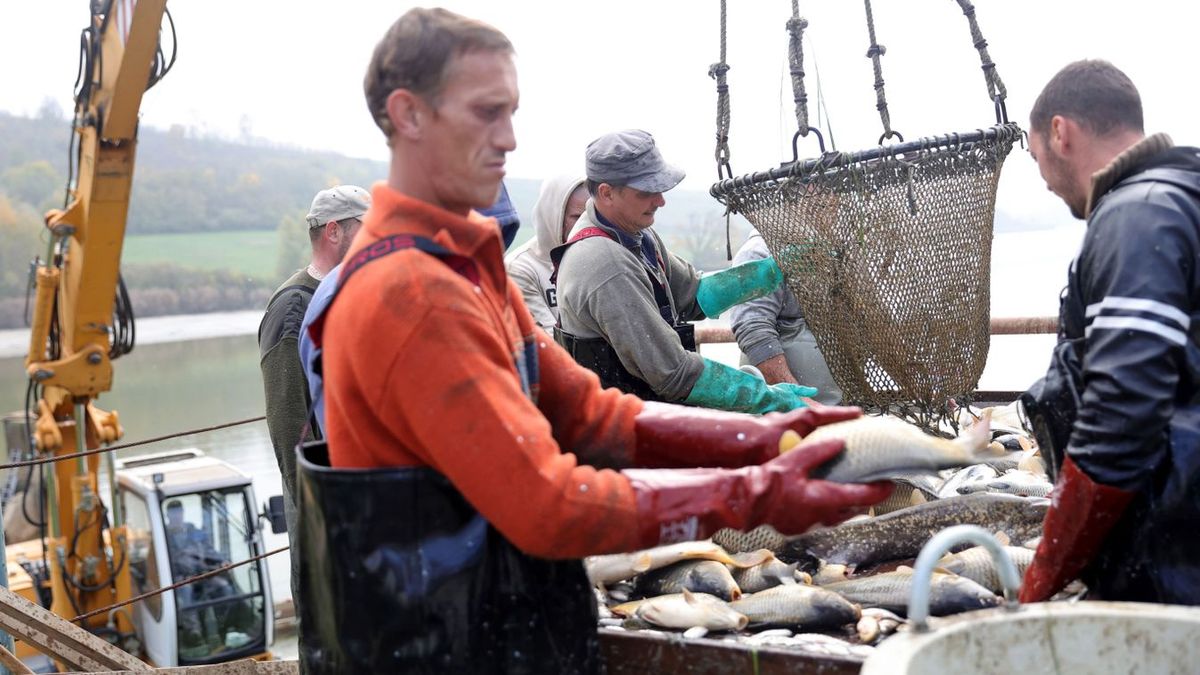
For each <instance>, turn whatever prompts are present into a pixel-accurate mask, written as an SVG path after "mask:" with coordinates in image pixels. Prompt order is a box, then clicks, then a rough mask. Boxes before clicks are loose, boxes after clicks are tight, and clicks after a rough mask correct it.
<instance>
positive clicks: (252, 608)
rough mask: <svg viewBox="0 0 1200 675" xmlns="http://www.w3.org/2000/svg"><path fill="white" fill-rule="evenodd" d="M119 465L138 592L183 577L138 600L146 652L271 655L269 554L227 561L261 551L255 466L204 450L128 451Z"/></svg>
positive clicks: (165, 659)
mask: <svg viewBox="0 0 1200 675" xmlns="http://www.w3.org/2000/svg"><path fill="white" fill-rule="evenodd" d="M116 475H117V484H118V486H119V496H118V499H120V500H121V511H122V512H123V513H124V515H125V522H126V524H127V525H128V527H129V534H130V546H129V566H130V573H131V575H132V577H133V583H134V589H133V591H134V593H135V594H140V593H146V592H149V591H152V590H157V589H161V588H164V587H167V586H170V585H172V584H180V582H185V581H186V582H187V583H184V584H182V585H180V586H178V587H177V588H175V589H174V590H173V591H171V592H168V593H163V594H161V595H155V596H153V597H150V598H148V599H146V600H143V601H142V602H139V603H136V604H134V605H133V617H132V618H133V621H134V623H135V624H136V625H137V627H138V633H139V635H141V636H142V639H143V641H144V645H143V646H144V649H145V652H146V656H147V657H148V658H149V659H150V660H151V661H152V662H153V663H155V664H157V665H159V666H187V665H199V664H207V663H216V662H221V661H229V660H232V659H237V658H244V657H256V656H262V655H265V654H266V653H267V647H268V646H269V645H270V644H271V642H272V639H273V631H274V625H273V619H274V612H273V605H272V603H271V592H270V578H269V575H268V571H267V566H266V563H265V561H264V560H259V561H255V562H251V563H247V564H245V565H241V566H238V567H234V568H231V569H222V568H223V567H225V566H227V565H229V564H230V563H237V562H241V561H243V560H248V559H250V558H252V557H254V556H255V555H259V554H261V553H263V552H264V548H263V541H262V535H261V532H260V530H259V517H258V514H257V511H256V510H255V508H254V505H255V504H256V503H257V502H256V501H255V498H254V488H253V486H252V484H251V479H250V476H249V475H247V474H245V473H243V472H241V471H239V470H238V469H236V468H234V467H233V466H231V465H229V464H227V463H225V462H222V461H221V460H219V459H216V458H213V457H208V456H205V455H204V454H203V453H202V452H200V451H199V450H183V451H177V452H171V453H164V454H160V455H150V456H143V457H138V458H135V459H128V460H123V461H120V462H118V465H117V472H116ZM189 580H190V581H189Z"/></svg>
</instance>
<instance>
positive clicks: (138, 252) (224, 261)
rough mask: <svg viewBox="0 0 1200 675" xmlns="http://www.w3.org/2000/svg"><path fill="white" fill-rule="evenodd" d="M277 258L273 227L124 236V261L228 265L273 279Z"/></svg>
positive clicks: (205, 266) (204, 266)
mask: <svg viewBox="0 0 1200 675" xmlns="http://www.w3.org/2000/svg"><path fill="white" fill-rule="evenodd" d="M278 259H279V237H278V235H277V234H276V232H275V231H274V230H255V231H244V232H192V233H187V234H136V235H130V236H128V237H126V238H125V248H124V250H123V251H122V253H121V261H122V262H124V263H155V262H171V263H176V264H178V265H180V266H183V267H191V268H194V269H206V270H212V269H228V270H234V271H236V272H240V273H242V274H246V275H249V276H253V277H258V278H261V279H267V280H270V279H273V278H274V277H275V276H276V274H275V265H276V261H277V260H278Z"/></svg>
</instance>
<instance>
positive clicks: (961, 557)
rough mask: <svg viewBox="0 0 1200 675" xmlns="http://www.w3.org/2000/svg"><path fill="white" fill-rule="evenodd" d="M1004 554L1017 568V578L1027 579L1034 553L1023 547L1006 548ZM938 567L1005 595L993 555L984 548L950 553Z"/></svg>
mask: <svg viewBox="0 0 1200 675" xmlns="http://www.w3.org/2000/svg"><path fill="white" fill-rule="evenodd" d="M1004 552H1005V553H1007V554H1008V557H1009V559H1010V560H1012V561H1013V564H1014V565H1016V567H1017V578H1018V579H1022V578H1024V577H1025V570H1027V569H1029V566H1030V565H1031V564H1033V551H1032V550H1030V549H1027V548H1025V547H1023V546H1005V547H1004ZM938 566H939V567H941V568H942V569H944V570H946V571H947V572H953V573H955V574H957V575H958V576H960V577H965V578H967V579H970V580H971V581H974V582H975V583H977V584H979V585H980V586H983V587H984V588H986V589H988V590H989V591H991V592H993V593H1003V592H1004V585H1003V584H1001V583H1000V571H999V570H998V569H996V564H995V561H993V560H992V554H991V553H989V552H988V550H987V549H986V548H984V547H982V546H975V547H972V548H969V549H967V550H965V551H959V552H958V553H950V554H947V555H946V556H945V557H943V558H942V559H941V560H939V561H938Z"/></svg>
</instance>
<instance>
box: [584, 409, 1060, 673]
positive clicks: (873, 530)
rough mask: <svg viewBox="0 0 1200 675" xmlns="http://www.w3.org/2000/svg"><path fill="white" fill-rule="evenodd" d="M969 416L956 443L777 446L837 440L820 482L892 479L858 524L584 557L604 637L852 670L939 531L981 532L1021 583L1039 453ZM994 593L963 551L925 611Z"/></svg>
mask: <svg viewBox="0 0 1200 675" xmlns="http://www.w3.org/2000/svg"><path fill="white" fill-rule="evenodd" d="M970 413H971V417H972V418H977V419H978V422H976V423H975V424H974V425H972V426H970V427H969V428H966V431H965V432H964V433H963V434H962V435H961V436H959V437H958V438H956V439H953V440H947V439H942V438H937V437H934V436H929V435H926V434H924V433H923V432H921V431H919V430H917V429H916V428H915V427H912V426H910V425H908V424H907V423H905V422H903V421H900V420H898V419H896V418H888V417H867V418H862V419H860V420H853V421H850V422H844V423H840V424H835V425H829V426H826V427H821V428H820V429H818V430H817V431H816V432H814V433H813V434H810V435H809V437H807V438H805V439H803V440H801V441H800V442H798V443H797V442H796V441H795V439H794V438H792V439H785V440H783V441H781V448H782V449H785V451H795V450H797V449H799V450H802V449H803V447H804V446H805V444H806V443H809V442H813V441H814V440H820V439H821V438H840V439H842V440H844V441H845V443H846V450H845V451H844V452H843V453H841V454H840V455H839V456H838V457H835V458H834V459H833V460H831V461H830V462H829V463H828V464H826V465H825V466H823V467H820V469H819V470H818V472H817V474H818V475H819V476H820V477H822V478H823V479H825V480H834V481H839V482H869V481H877V480H890V481H893V482H894V483H895V484H896V493H895V494H894V495H893V497H892V499H890V500H888V501H887V502H884V503H883V504H880V505H878V506H876V508H875V509H873V510H872V512H871V513H870V514H868V515H864V516H860V517H858V518H855V519H852V520H850V521H847V522H846V523H843V524H841V525H838V526H835V527H826V528H820V529H816V530H811V531H809V532H807V533H805V534H802V535H799V536H794V537H786V536H784V535H782V534H780V533H779V532H777V531H775V530H774V529H772V528H770V527H769V526H764V527H760V528H757V529H755V530H753V531H751V532H737V531H733V530H722V531H721V532H718V533H717V534H716V535H715V536H714V537H713V538H712V540H711V541H699V542H687V543H682V544H676V545H673V546H664V547H659V548H655V549H650V550H647V551H640V552H637V553H630V554H620V555H612V556H596V557H593V558H588V559H587V560H586V561H585V566H586V568H587V571H588V575H589V577H590V579H591V581H592V583H593V584H595V586H596V596H597V600H598V603H599V611H600V623H601V626H602V627H605V629H607V630H668V631H680V632H682V633H683V636H684V637H685V638H692V639H721V640H733V641H737V642H741V643H745V644H748V645H755V646H763V645H769V646H774V647H788V648H793V649H797V650H801V651H804V652H806V653H809V654H818V655H837V656H850V657H859V658H861V657H865V656H868V655H869V654H870V652H871V651H872V650H873V649H874V647H873V645H875V644H878V642H879V641H880V640H882V639H884V638H886V637H887V636H888V635H890V634H892V633H894V632H895V631H896V630H897V629H899V628H900V627H902V626H903V625H904V623H905V614H906V612H907V610H908V601H909V598H910V596H911V594H912V584H913V570H912V569H911V567H909V566H908V565H911V564H912V561H913V560H914V559H915V558H916V556H917V555H918V554H919V553H920V550H921V547H922V546H924V545H925V543H926V542H928V541H929V539H930V538H931V537H932V536H933V535H935V534H937V533H938V532H940V531H941V530H943V529H945V528H947V527H951V526H953V525H960V524H973V525H979V526H981V527H983V528H985V529H987V530H988V531H989V532H992V533H994V534H995V536H996V538H997V539H998V541H999V542H1000V543H1001V544H1003V545H1004V546H1005V550H1006V552H1007V553H1008V555H1009V557H1010V559H1012V561H1013V562H1014V563H1015V564H1016V566H1017V569H1018V572H1019V573H1021V574H1024V572H1025V569H1026V568H1028V566H1029V564H1030V562H1032V559H1033V548H1034V547H1035V546H1036V543H1037V540H1038V538H1039V537H1040V536H1041V529H1042V521H1043V519H1044V517H1045V514H1046V510H1047V509H1048V507H1049V500H1048V499H1046V495H1048V494H1049V492H1050V488H1051V487H1052V486H1051V484H1050V481H1049V479H1048V478H1047V476H1046V473H1045V468H1044V465H1043V464H1042V461H1041V458H1040V457H1039V456H1038V454H1037V448H1036V444H1035V443H1034V442H1033V440H1032V438H1031V437H1030V436H1029V434H1028V433H1026V432H1025V431H1024V430H1023V429H1022V428H1021V427H1020V426H1019V423H1016V424H1013V423H1012V422H1010V421H1009V420H1012V419H1014V418H1013V415H1012V411H1011V410H1009V409H1002V408H997V409H987V410H984V411H978V412H976V411H970ZM996 420H1005V421H1004V422H1000V423H998V422H997V421H996ZM963 426H964V427H966V425H963ZM1002 592H1003V589H1002V588H1001V585H1000V579H999V575H998V574H997V572H996V570H995V567H994V565H993V563H992V560H991V557H990V555H989V554H988V552H987V551H986V550H985V549H983V548H982V547H971V548H965V547H964V549H960V550H955V551H952V552H951V553H949V554H947V555H946V556H945V557H944V558H943V559H942V560H941V561H940V562H939V567H938V569H937V570H936V572H935V573H934V575H933V578H932V585H931V592H930V613H931V614H932V615H934V616H945V615H949V614H956V613H959V612H965V611H971V610H975V609H983V608H987V607H992V606H996V605H998V604H1000V603H1001V602H1002V597H1001V594H1002Z"/></svg>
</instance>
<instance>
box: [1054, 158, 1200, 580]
mask: <svg viewBox="0 0 1200 675" xmlns="http://www.w3.org/2000/svg"><path fill="white" fill-rule="evenodd" d="M1156 141H1157V143H1158V144H1159V145H1169V140H1168V139H1166V137H1162V136H1159V137H1150V138H1148V139H1146V141H1143V143H1142V144H1140V145H1139V146H1135V148H1134V150H1133V151H1131V152H1127V153H1126V154H1124V155H1122V157H1120V158H1118V159H1117V160H1116V162H1115V163H1114V165H1113V166H1110V167H1109V169H1108V170H1106V171H1105V172H1102V173H1101V174H1100V175H1099V177H1098V178H1097V180H1096V181H1095V184H1094V186H1093V194H1092V196H1091V201H1090V205H1092V208H1091V209H1090V214H1089V217H1088V229H1087V234H1086V235H1085V237H1084V242H1083V246H1082V248H1081V250H1080V253H1079V255H1078V257H1077V258H1076V259H1075V261H1074V262H1072V264H1071V268H1070V273H1069V276H1068V286H1067V289H1066V291H1065V292H1064V295H1063V298H1062V305H1061V310H1060V317H1059V329H1060V335H1059V339H1060V343H1059V348H1058V350H1056V352H1061V353H1059V354H1057V355H1056V356H1057V358H1056V361H1055V365H1054V366H1052V368H1051V371H1052V372H1051V373H1050V374H1049V375H1048V376H1047V379H1051V378H1053V377H1055V376H1056V374H1055V373H1054V372H1053V371H1055V369H1056V368H1061V363H1060V362H1062V361H1069V362H1071V366H1070V368H1069V370H1072V371H1074V374H1073V375H1072V376H1069V377H1067V376H1063V375H1062V374H1061V372H1060V373H1058V376H1059V377H1063V378H1064V379H1071V380H1073V381H1074V384H1075V387H1077V389H1076V392H1075V394H1074V396H1075V397H1077V398H1076V405H1077V411H1076V414H1075V416H1074V422H1073V425H1072V426H1071V431H1070V436H1069V442H1068V443H1066V453H1067V454H1068V455H1070V457H1071V458H1072V459H1073V460H1074V462H1075V463H1076V464H1077V465H1078V466H1079V468H1080V469H1082V470H1083V471H1084V473H1086V474H1088V476H1090V477H1091V478H1092V480H1094V481H1096V482H1098V483H1101V484H1104V485H1110V486H1113V487H1118V488H1121V489H1124V490H1129V491H1133V492H1136V493H1137V496H1136V497H1135V499H1134V502H1133V503H1132V505H1131V506H1130V508H1129V510H1128V511H1127V512H1126V514H1125V516H1124V517H1123V518H1122V520H1121V522H1120V523H1118V525H1117V527H1116V528H1115V529H1114V530H1113V532H1112V533H1111V535H1110V536H1109V538H1108V539H1107V540H1106V542H1105V545H1104V547H1103V549H1102V551H1101V553H1100V555H1099V557H1098V558H1097V560H1096V561H1095V563H1094V564H1093V565H1092V568H1091V570H1090V574H1088V575H1087V576H1085V581H1087V582H1088V586H1089V588H1090V589H1091V590H1093V591H1095V592H1096V593H1097V594H1098V595H1099V596H1101V597H1103V598H1104V599H1109V600H1140V601H1156V602H1171V603H1180V604H1200V537H1197V536H1196V532H1195V528H1196V527H1197V526H1200V406H1198V405H1197V404H1198V402H1200V348H1198V345H1200V278H1198V269H1200V150H1197V149H1196V148H1182V147H1180V148H1168V149H1161V148H1156V147H1155V142H1156ZM1139 148H1140V149H1142V152H1140V153H1139V152H1138V149H1139ZM1156 150H1157V151H1156ZM1139 155H1140V156H1139ZM1053 463H1054V464H1055V465H1057V462H1053Z"/></svg>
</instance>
